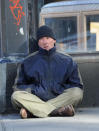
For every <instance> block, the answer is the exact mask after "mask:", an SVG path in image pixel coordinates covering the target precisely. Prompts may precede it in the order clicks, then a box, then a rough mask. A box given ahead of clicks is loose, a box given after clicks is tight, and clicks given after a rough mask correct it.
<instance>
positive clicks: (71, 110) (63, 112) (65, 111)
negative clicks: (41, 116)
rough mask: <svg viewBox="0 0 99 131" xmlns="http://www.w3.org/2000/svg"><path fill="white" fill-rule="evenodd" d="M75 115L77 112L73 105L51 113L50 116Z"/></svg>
mask: <svg viewBox="0 0 99 131" xmlns="http://www.w3.org/2000/svg"><path fill="white" fill-rule="evenodd" d="M74 115H75V110H74V108H73V106H72V105H68V106H66V107H65V106H63V107H60V108H58V109H55V110H54V111H52V112H51V113H50V116H74Z"/></svg>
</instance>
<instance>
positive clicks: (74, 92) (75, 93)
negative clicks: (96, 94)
mask: <svg viewBox="0 0 99 131" xmlns="http://www.w3.org/2000/svg"><path fill="white" fill-rule="evenodd" d="M65 91H66V92H68V93H69V95H70V96H71V98H73V99H74V100H75V101H76V100H78V101H79V100H82V98H83V90H82V89H80V88H78V87H74V88H70V89H67V90H65Z"/></svg>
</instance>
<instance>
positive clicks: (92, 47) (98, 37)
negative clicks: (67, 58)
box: [86, 15, 99, 51]
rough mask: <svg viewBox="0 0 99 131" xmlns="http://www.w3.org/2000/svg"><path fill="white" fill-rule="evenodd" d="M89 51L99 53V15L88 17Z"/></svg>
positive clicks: (87, 39) (87, 41)
mask: <svg viewBox="0 0 99 131" xmlns="http://www.w3.org/2000/svg"><path fill="white" fill-rule="evenodd" d="M86 36H87V38H86V43H87V44H86V45H87V51H99V15H88V16H86Z"/></svg>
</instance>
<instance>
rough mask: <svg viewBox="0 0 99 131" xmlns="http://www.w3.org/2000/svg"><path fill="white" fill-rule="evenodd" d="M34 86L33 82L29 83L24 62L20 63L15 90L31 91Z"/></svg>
mask: <svg viewBox="0 0 99 131" xmlns="http://www.w3.org/2000/svg"><path fill="white" fill-rule="evenodd" d="M32 86H33V85H32V84H28V83H27V79H26V77H25V73H24V67H23V64H20V65H19V67H18V69H17V77H16V79H15V83H14V86H13V89H14V91H18V90H23V91H28V92H30V93H31V89H32Z"/></svg>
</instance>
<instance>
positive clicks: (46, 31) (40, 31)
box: [36, 25, 56, 41]
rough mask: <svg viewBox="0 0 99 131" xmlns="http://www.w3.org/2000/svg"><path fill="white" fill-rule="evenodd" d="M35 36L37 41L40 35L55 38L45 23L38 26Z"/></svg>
mask: <svg viewBox="0 0 99 131" xmlns="http://www.w3.org/2000/svg"><path fill="white" fill-rule="evenodd" d="M36 37H37V41H39V39H40V38H42V37H51V38H53V39H54V40H56V39H55V35H54V32H53V31H52V29H51V28H49V27H48V26H46V25H43V26H41V27H39V28H38V30H37V34H36Z"/></svg>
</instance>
